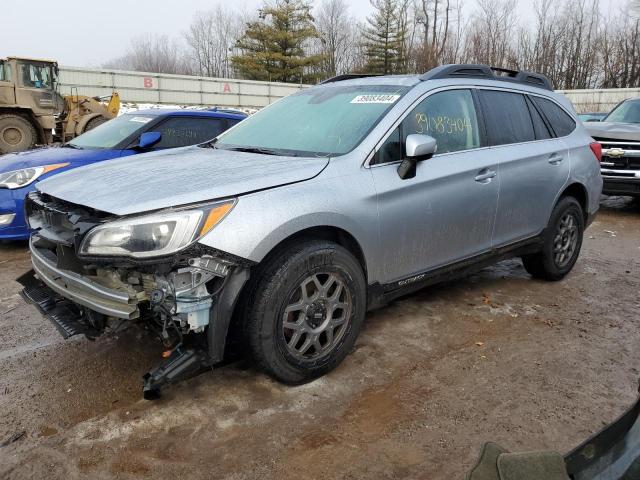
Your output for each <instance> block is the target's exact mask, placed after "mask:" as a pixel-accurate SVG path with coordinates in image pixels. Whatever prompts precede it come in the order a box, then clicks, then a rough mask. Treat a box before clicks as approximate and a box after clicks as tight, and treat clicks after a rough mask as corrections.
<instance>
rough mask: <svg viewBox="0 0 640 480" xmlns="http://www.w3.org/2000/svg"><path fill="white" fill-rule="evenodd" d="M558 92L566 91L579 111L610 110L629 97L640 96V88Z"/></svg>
mask: <svg viewBox="0 0 640 480" xmlns="http://www.w3.org/2000/svg"><path fill="white" fill-rule="evenodd" d="M558 92H560V93H564V94H565V95H566V96H567V97H568V98H569V100H571V103H573V106H574V107H575V109H576V110H577V111H578V112H579V113H585V112H609V111H611V109H613V107H615V106H616V105H617V104H618V103H620V102H621V101H623V100H626V99H627V98H632V97H640V88H600V89H594V90H558Z"/></svg>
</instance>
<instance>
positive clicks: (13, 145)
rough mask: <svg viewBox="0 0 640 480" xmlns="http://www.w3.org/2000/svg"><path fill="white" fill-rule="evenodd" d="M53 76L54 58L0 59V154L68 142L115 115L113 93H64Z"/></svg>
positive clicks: (116, 105)
mask: <svg viewBox="0 0 640 480" xmlns="http://www.w3.org/2000/svg"><path fill="white" fill-rule="evenodd" d="M57 80H58V64H57V62H55V61H52V60H37V59H28V58H18V57H9V58H6V59H0V154H3V153H9V152H20V151H23V150H28V149H30V148H33V147H35V146H36V145H50V144H52V143H54V142H66V141H68V140H71V139H72V138H74V137H76V136H78V135H80V134H82V133H84V132H86V131H87V130H91V129H92V128H94V127H96V126H98V125H100V124H101V123H104V122H106V121H107V120H110V119H112V118H114V117H116V116H117V115H118V111H119V110H120V97H119V96H118V93H117V92H113V94H112V95H110V96H108V97H87V96H84V95H68V96H62V95H60V93H59V92H58V88H57V87H58V84H57ZM106 98H108V99H109V101H108V103H105V100H106Z"/></svg>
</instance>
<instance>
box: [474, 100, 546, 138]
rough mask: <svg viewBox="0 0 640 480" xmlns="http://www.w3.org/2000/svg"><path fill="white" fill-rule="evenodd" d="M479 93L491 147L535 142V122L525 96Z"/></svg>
mask: <svg viewBox="0 0 640 480" xmlns="http://www.w3.org/2000/svg"><path fill="white" fill-rule="evenodd" d="M479 93H480V100H481V102H482V110H483V112H484V118H485V121H486V124H487V136H488V140H489V145H506V144H510V143H522V142H530V141H532V140H535V138H536V136H535V132H534V130H533V122H532V120H531V115H530V114H529V108H528V107H527V102H526V100H525V97H524V95H522V94H519V93H512V92H502V91H498V90H481V91H480V92H479Z"/></svg>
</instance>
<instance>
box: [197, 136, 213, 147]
mask: <svg viewBox="0 0 640 480" xmlns="http://www.w3.org/2000/svg"><path fill="white" fill-rule="evenodd" d="M217 141H218V137H216V138H214V139H213V140H209V141H208V142H204V143H201V144H200V145H198V146H199V147H201V148H218V147H216V142H217Z"/></svg>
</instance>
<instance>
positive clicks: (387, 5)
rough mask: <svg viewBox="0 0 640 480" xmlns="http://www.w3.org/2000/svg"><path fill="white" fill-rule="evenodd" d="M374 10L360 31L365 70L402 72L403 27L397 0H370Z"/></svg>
mask: <svg viewBox="0 0 640 480" xmlns="http://www.w3.org/2000/svg"><path fill="white" fill-rule="evenodd" d="M371 5H372V6H373V8H374V9H375V11H374V13H373V14H372V15H371V16H370V17H368V18H367V26H366V28H365V30H364V32H363V35H364V40H365V47H366V56H367V64H366V67H365V70H366V71H367V72H368V73H382V74H392V73H405V69H406V61H405V58H404V57H405V55H404V53H405V41H406V35H407V32H406V28H405V26H404V22H402V19H401V15H400V13H401V12H400V11H399V10H400V8H399V7H400V6H399V4H398V0H371Z"/></svg>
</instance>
